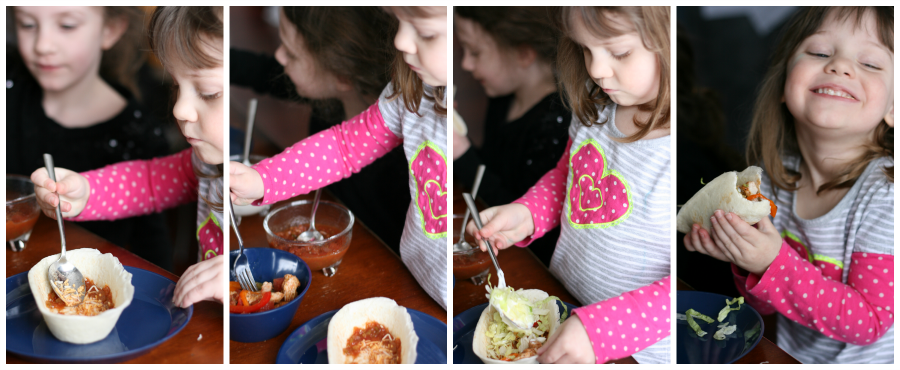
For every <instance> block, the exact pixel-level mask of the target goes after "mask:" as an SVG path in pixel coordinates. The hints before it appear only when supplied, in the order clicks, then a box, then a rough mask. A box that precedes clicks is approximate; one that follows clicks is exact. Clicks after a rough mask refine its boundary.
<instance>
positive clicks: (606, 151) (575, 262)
mask: <svg viewBox="0 0 900 370" xmlns="http://www.w3.org/2000/svg"><path fill="white" fill-rule="evenodd" d="M669 12H670V9H669V7H565V8H562V9H560V10H559V11H558V12H557V14H556V17H555V20H556V22H557V24H558V26H559V27H560V29H561V30H562V37H561V40H560V44H559V56H558V65H557V66H558V70H559V79H560V86H561V89H562V91H563V92H564V94H565V96H566V98H567V103H568V104H569V107H570V108H571V109H572V111H573V118H572V124H571V125H570V127H569V137H570V138H569V143H568V145H567V147H566V150H565V152H564V153H563V156H562V159H561V160H560V161H559V163H558V164H557V166H556V168H554V169H552V170H550V171H549V172H547V173H546V174H545V175H544V176H543V177H542V178H541V179H540V180H539V181H538V182H537V183H536V184H535V186H534V187H532V188H531V189H530V190H529V191H528V192H527V193H526V194H525V195H523V196H522V197H521V198H519V199H518V200H516V201H515V202H513V203H512V204H509V205H504V206H499V207H492V208H489V209H487V210H484V211H482V212H481V213H480V216H481V219H482V220H483V221H485V222H486V224H485V225H484V228H482V229H481V230H480V231H476V229H475V226H474V223H470V224H469V225H467V226H468V227H467V232H469V233H470V234H474V235H475V237H476V239H478V240H479V244H480V245H481V248H482V249H484V248H485V244H484V242H483V240H484V239H488V240H490V241H491V243H492V245H493V246H494V247H495V248H497V249H505V248H509V247H510V246H512V245H517V246H521V247H524V246H527V245H528V244H530V243H531V241H532V240H534V239H537V238H540V237H541V236H543V235H544V234H545V233H547V231H549V230H551V229H553V228H555V227H557V226H560V228H561V232H560V237H559V240H558V241H557V243H556V250H555V251H554V253H553V259H552V260H551V262H550V271H551V272H553V274H554V275H555V276H557V277H558V278H559V279H560V280H561V281H562V282H563V284H564V285H565V286H566V289H568V291H569V292H571V293H572V295H574V296H575V297H576V298H578V300H579V301H580V302H582V303H589V304H587V305H585V306H584V307H582V308H578V309H575V310H574V311H573V313H574V315H573V316H572V317H571V318H569V319H568V320H566V321H565V322H564V323H563V324H562V325H561V326H560V327H559V329H557V331H556V332H555V333H554V335H553V336H552V337H551V338H549V339H548V341H547V343H546V344H544V345H543V346H542V347H541V348H540V349H538V355H539V358H538V361H540V362H541V363H573V362H574V363H594V362H597V363H605V362H607V361H610V360H614V359H619V358H624V357H628V356H634V358H635V359H636V360H637V361H638V362H640V363H668V362H670V360H669V339H668V337H669V331H670V328H671V326H670V322H669V319H668V318H669V316H670V310H669V309H670V308H671V306H672V305H671V300H670V299H669V282H670V277H669V275H670V262H669V256H670V251H671V246H670V241H669V230H670V228H671V225H670V224H671V222H670V221H671V214H670V205H671V201H670V179H671V176H670V164H671V160H670V156H669V152H670V137H669V96H670V94H669Z"/></svg>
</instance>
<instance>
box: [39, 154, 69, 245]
mask: <svg viewBox="0 0 900 370" xmlns="http://www.w3.org/2000/svg"><path fill="white" fill-rule="evenodd" d="M44 167H46V168H47V173H48V174H49V175H50V180H53V182H56V168H55V167H54V166H53V156H52V155H50V154H49V153H44ZM56 197H57V200H58V201H57V202H56V223H57V224H59V239H60V240H61V241H62V252H61V253H60V258H66V232H65V231H64V230H63V218H62V198H60V197H59V193H56Z"/></svg>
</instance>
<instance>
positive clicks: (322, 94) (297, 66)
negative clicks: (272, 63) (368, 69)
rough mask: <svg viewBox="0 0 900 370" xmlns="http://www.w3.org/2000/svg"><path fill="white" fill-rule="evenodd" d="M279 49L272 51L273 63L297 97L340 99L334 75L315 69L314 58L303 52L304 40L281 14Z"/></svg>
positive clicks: (337, 80) (304, 47) (322, 69)
mask: <svg viewBox="0 0 900 370" xmlns="http://www.w3.org/2000/svg"><path fill="white" fill-rule="evenodd" d="M278 35H279V36H280V38H281V46H279V47H278V50H276V51H275V59H276V60H278V63H280V64H281V65H282V66H284V73H285V74H287V75H288V77H290V79H291V82H293V83H294V86H295V87H296V89H297V94H299V95H300V96H303V97H305V98H309V99H331V98H336V97H337V96H338V95H339V91H337V89H336V88H337V87H338V86H339V83H340V81H339V79H338V78H337V76H335V75H334V74H333V73H331V72H329V71H327V70H325V69H324V68H318V67H317V66H316V61H315V59H313V56H312V55H310V53H309V52H308V51H307V49H306V40H304V39H303V35H301V34H300V33H298V32H297V27H296V26H294V24H293V23H291V21H290V20H289V19H287V17H285V16H284V12H283V11H282V13H281V21H280V22H279V23H278Z"/></svg>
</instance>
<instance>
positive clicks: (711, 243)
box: [697, 229, 731, 262]
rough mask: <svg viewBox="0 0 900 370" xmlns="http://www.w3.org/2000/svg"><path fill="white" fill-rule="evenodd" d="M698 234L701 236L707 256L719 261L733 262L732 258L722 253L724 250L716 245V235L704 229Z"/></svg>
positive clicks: (701, 242)
mask: <svg viewBox="0 0 900 370" xmlns="http://www.w3.org/2000/svg"><path fill="white" fill-rule="evenodd" d="M697 234H699V235H700V244H701V245H702V246H703V249H704V250H705V251H706V255H708V256H710V257H712V258H715V259H717V260H719V261H725V262H730V261H731V258H729V256H728V255H726V254H724V253H722V250H721V249H720V248H719V247H718V245H716V241H715V235H714V234H713V233H710V232H708V231H706V230H704V229H700V230H698V231H697Z"/></svg>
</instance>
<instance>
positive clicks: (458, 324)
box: [453, 301, 578, 364]
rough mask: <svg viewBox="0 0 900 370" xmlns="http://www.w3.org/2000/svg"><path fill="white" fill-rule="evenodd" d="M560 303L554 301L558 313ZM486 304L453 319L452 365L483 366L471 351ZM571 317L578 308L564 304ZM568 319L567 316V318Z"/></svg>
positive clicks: (560, 308) (561, 308)
mask: <svg viewBox="0 0 900 370" xmlns="http://www.w3.org/2000/svg"><path fill="white" fill-rule="evenodd" d="M560 302H561V301H556V305H557V306H559V312H560V313H562V312H563V306H562V303H565V302H562V303H560ZM487 305H488V304H487V303H485V304H480V305H478V306H475V307H472V308H470V309H468V310H466V311H465V312H463V313H461V314H459V315H456V317H454V318H453V363H454V364H483V363H484V362H482V361H481V359H480V358H478V356H476V355H475V352H474V351H472V340H473V339H474V338H475V326H477V325H478V319H479V318H481V313H482V312H484V309H485V308H486V307H487ZM565 305H566V308H568V313H569V315H570V316H571V315H572V310H574V309H576V308H578V307H575V306H574V305H572V304H570V303H565ZM567 317H568V316H567Z"/></svg>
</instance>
